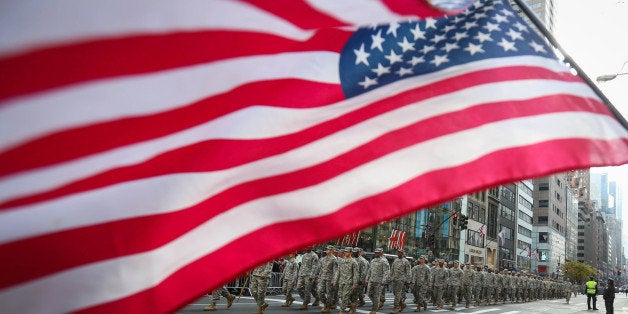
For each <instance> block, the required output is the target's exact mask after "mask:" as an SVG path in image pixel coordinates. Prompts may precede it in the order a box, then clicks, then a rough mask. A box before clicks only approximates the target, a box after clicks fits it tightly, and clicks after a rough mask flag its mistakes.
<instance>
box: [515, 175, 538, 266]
mask: <svg viewBox="0 0 628 314" xmlns="http://www.w3.org/2000/svg"><path fill="white" fill-rule="evenodd" d="M533 191H534V183H533V181H532V180H524V181H521V182H519V183H518V184H517V203H518V204H517V215H518V217H517V268H518V269H520V270H524V271H527V272H530V271H532V261H531V256H532V254H531V252H532V230H533V229H534V228H533V224H532V220H533V218H532V217H533V216H534V212H533V211H532V206H533V205H532V204H534V197H533Z"/></svg>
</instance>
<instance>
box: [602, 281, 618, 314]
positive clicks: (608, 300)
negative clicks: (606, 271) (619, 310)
mask: <svg viewBox="0 0 628 314" xmlns="http://www.w3.org/2000/svg"><path fill="white" fill-rule="evenodd" d="M602 297H603V298H604V306H605V307H606V314H613V302H614V301H615V282H614V281H613V279H609V280H608V283H607V284H606V289H604V294H603V295H602Z"/></svg>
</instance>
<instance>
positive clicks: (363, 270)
mask: <svg viewBox="0 0 628 314" xmlns="http://www.w3.org/2000/svg"><path fill="white" fill-rule="evenodd" d="M363 253H364V251H363V250H362V249H361V248H358V263H359V264H360V286H359V287H358V301H359V303H358V307H361V306H364V304H366V302H364V293H365V291H366V290H365V289H366V287H367V284H366V275H367V274H368V272H369V261H367V260H366V258H364V256H362V254H363Z"/></svg>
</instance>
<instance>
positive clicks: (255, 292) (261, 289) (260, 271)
mask: <svg viewBox="0 0 628 314" xmlns="http://www.w3.org/2000/svg"><path fill="white" fill-rule="evenodd" d="M272 270H273V263H272V262H269V263H266V264H263V265H261V266H258V267H256V268H255V269H253V272H251V279H250V280H251V285H250V286H249V288H250V290H251V295H252V296H253V298H254V299H255V303H257V312H256V313H263V312H264V310H265V309H266V307H268V303H266V302H265V298H266V289H267V288H268V279H269V278H270V272H271V271H272Z"/></svg>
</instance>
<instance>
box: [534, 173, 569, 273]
mask: <svg viewBox="0 0 628 314" xmlns="http://www.w3.org/2000/svg"><path fill="white" fill-rule="evenodd" d="M565 191H566V177H565V174H555V175H551V176H549V177H544V178H538V179H535V180H534V193H533V195H534V220H533V221H534V230H533V244H534V246H535V247H536V249H537V250H538V251H539V254H540V257H541V258H540V260H539V261H536V260H533V261H532V263H533V267H534V266H536V270H537V272H538V273H539V274H542V275H547V276H558V274H559V265H560V263H563V262H564V261H565V258H566V255H565V230H566V226H565V225H566V215H567V205H566V202H567V201H566V199H567V198H566V192H565Z"/></svg>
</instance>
